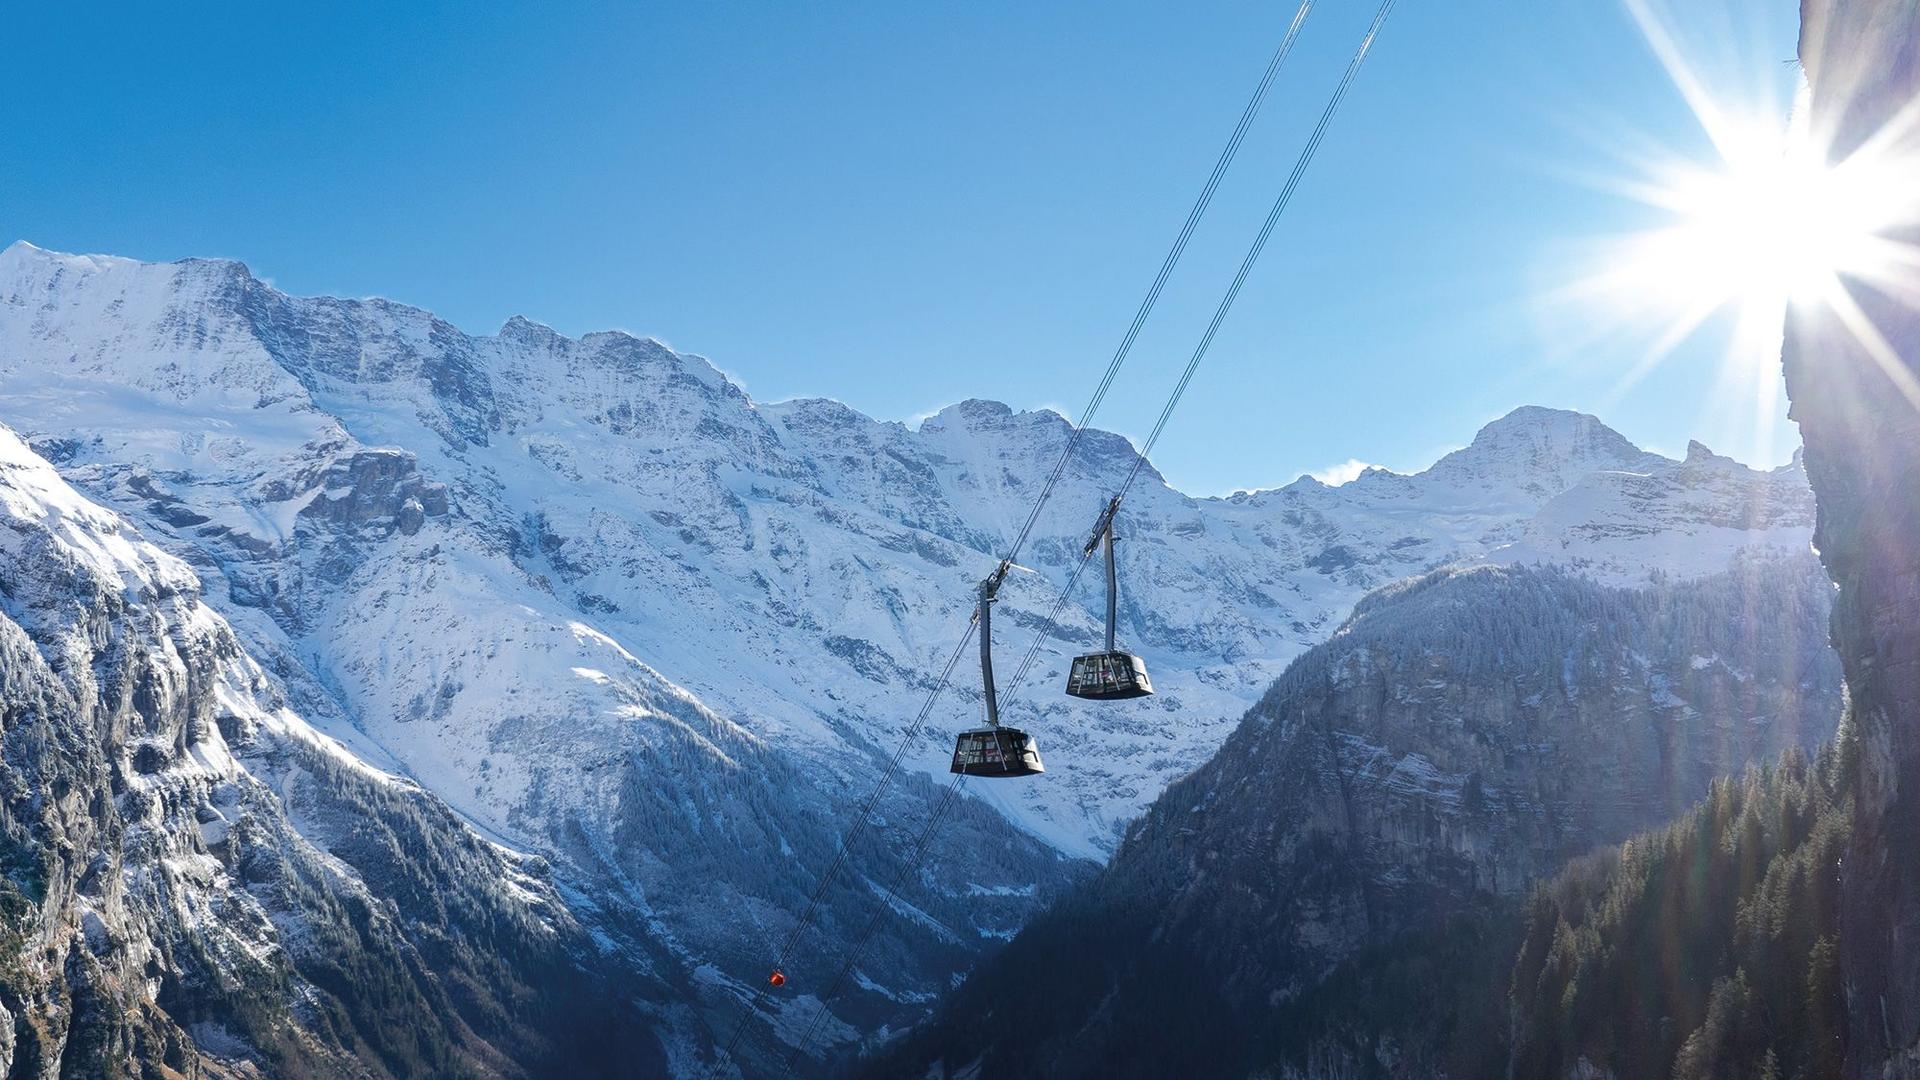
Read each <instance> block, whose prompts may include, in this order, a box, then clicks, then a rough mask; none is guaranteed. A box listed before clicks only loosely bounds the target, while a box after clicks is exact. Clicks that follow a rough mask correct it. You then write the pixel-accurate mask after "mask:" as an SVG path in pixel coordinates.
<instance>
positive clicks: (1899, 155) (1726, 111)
mask: <svg viewBox="0 0 1920 1080" xmlns="http://www.w3.org/2000/svg"><path fill="white" fill-rule="evenodd" d="M1623 2H1624V3H1625V6H1626V9H1627V11H1628V12H1629V13H1630V15H1631V16H1632V18H1633V20H1634V21H1635V23H1636V24H1637V25H1638V26H1639V28H1640V31H1641V33H1642V35H1643V36H1644V37H1645V39H1646V42H1647V44H1648V46H1649V47H1650V49H1651V50H1652V52H1653V53H1654V55H1655V56H1656V57H1657V58H1658V60H1659V62H1660V64H1661V66H1662V68H1663V69H1664V70H1665V72H1666V74H1667V76H1668V78H1669V79H1670V80H1671V81H1672V83H1673V85H1674V87H1675V88H1676V89H1677V90H1678V92H1679V93H1680V95H1681V97H1682V98H1683V99H1684V100H1685V102H1686V103H1687V105H1688V108H1689V109H1690V111H1691V112H1692V114H1693V117H1694V119H1695V121H1696V122H1697V123H1698V124H1699V126H1700V129H1701V131H1702V132H1703V133H1704V134H1705V135H1706V137H1707V142H1708V143H1709V144H1710V146H1711V151H1710V153H1708V154H1705V155H1695V156H1692V157H1688V156H1685V155H1680V154H1676V153H1664V154H1657V155H1651V156H1643V157H1642V158H1640V159H1639V160H1634V161H1624V162H1622V166H1623V168H1622V171H1623V173H1624V174H1625V175H1624V177H1614V178H1610V179H1609V180H1608V181H1607V182H1606V184H1605V186H1606V187H1607V188H1609V189H1610V190H1613V191H1615V192H1617V193H1618V194H1620V195H1621V196H1622V197H1624V198H1626V199H1629V200H1632V201H1633V202H1634V203H1636V204H1638V205H1640V206H1641V207H1642V208H1643V209H1645V210H1647V211H1648V212H1649V213H1650V214H1651V216H1652V217H1653V218H1654V219H1655V221H1654V223H1653V224H1652V225H1651V226H1650V227H1648V228H1646V229H1644V230H1641V231H1637V232H1633V233H1629V234H1626V235H1620V236H1615V237H1611V238H1608V239H1606V240H1605V241H1604V242H1602V243H1601V244H1600V245H1599V246H1598V247H1597V249H1596V250H1595V252H1594V257H1593V258H1592V259H1591V261H1590V262H1588V263H1585V264H1583V265H1582V266H1581V267H1580V268H1579V269H1578V270H1577V271H1576V272H1575V280H1573V281H1572V282H1570V283H1569V284H1568V286H1567V287H1566V288H1565V289H1564V290H1563V292H1562V294H1561V297H1560V298H1573V299H1575V300H1577V301H1579V302H1581V303H1583V304H1584V305H1587V306H1590V307H1595V308H1597V310H1598V313H1599V318H1600V319H1601V320H1602V322H1603V323H1604V324H1605V325H1606V326H1607V327H1608V328H1609V330H1611V331H1620V332H1624V333H1626V334H1627V335H1629V336H1631V337H1632V338H1633V339H1634V340H1637V341H1643V342H1645V343H1646V345H1645V348H1644V350H1642V351H1641V352H1640V354H1639V355H1638V357H1637V358H1635V359H1634V360H1633V362H1632V363H1631V364H1630V365H1629V366H1628V367H1627V369H1626V370H1625V371H1624V372H1623V373H1622V374H1621V376H1620V378H1619V381H1618V383H1617V385H1616V388H1615V391H1614V393H1615V395H1616V396H1617V395H1621V394H1624V393H1625V392H1626V391H1628V390H1629V389H1631V388H1632V387H1633V386H1634V385H1635V384H1636V383H1638V382H1639V381H1640V380H1641V379H1642V378H1644V377H1645V376H1646V375H1647V374H1648V373H1649V372H1651V371H1652V370H1653V369H1654V368H1656V367H1658V366H1659V365H1660V364H1662V363H1663V362H1665V361H1666V360H1667V359H1668V358H1669V357H1670V356H1672V355H1673V353H1674V352H1675V350H1676V349H1678V348H1679V347H1680V346H1681V344H1682V343H1684V342H1686V341H1687V340H1688V339H1690V338H1691V337H1693V335H1694V334H1695V333H1696V332H1697V331H1699V330H1701V328H1702V327H1703V326H1704V325H1705V324H1707V323H1708V322H1709V321H1710V320H1720V319H1728V318H1730V323H1729V325H1730V326H1731V331H1730V333H1729V334H1728V338H1727V348H1726V352H1725V354H1724V356H1723V357H1722V361H1721V371H1720V384H1721V385H1720V389H1721V390H1724V391H1732V390H1739V391H1740V392H1742V393H1745V394H1749V395H1751V402H1752V407H1753V422H1754V424H1755V428H1756V431H1759V432H1765V431H1767V430H1769V429H1770V428H1771V426H1772V425H1773V424H1774V422H1775V421H1776V419H1777V418H1778V415H1779V410H1780V408H1781V401H1780V393H1779V389H1780V379H1779V371H1780V345H1781V337H1782V333H1783V330H1784V327H1785V324H1786V319H1787V315H1788V312H1789V310H1791V309H1793V308H1795V307H1796V306H1802V305H1817V306H1818V307H1819V308H1821V309H1823V313H1824V314H1827V315H1829V316H1831V317H1832V318H1834V319H1835V320H1837V321H1838V322H1839V323H1840V324H1841V325H1843V326H1844V327H1846V329H1847V330H1848V332H1849V333H1850V334H1851V335H1852V336H1853V337H1854V338H1855V339H1856V340H1857V341H1858V343H1859V344H1860V346H1861V348H1862V350H1863V351H1864V352H1866V353H1867V354H1868V355H1869V356H1871V357H1873V359H1874V360H1875V362H1876V363H1877V364H1878V366H1879V367H1880V368H1881V369H1882V370H1883V371H1884V372H1885V373H1886V374H1887V376H1888V377H1889V379H1890V380H1891V382H1892V383H1893V385H1894V387H1895V388H1897V389H1898V391H1899V392H1900V393H1902V394H1903V395H1905V396H1906V397H1907V398H1908V399H1909V400H1910V401H1912V402H1913V403H1914V405H1915V407H1916V408H1920V382H1916V380H1915V378H1914V375H1913V373H1912V372H1911V371H1910V370H1909V369H1908V367H1907V366H1906V365H1905V364H1903V363H1902V362H1901V361H1900V358H1899V357H1898V356H1897V355H1896V354H1895V352H1894V350H1893V348H1892V347H1891V346H1890V345H1889V344H1888V342H1887V341H1886V339H1885V337H1884V336H1883V335H1882V334H1881V333H1880V332H1879V331H1878V330H1877V329H1876V328H1875V326H1874V324H1873V322H1872V320H1871V318H1870V317H1869V316H1868V314H1867V312H1866V309H1865V308H1863V306H1862V305H1861V303H1860V302H1859V300H1858V298H1857V296H1856V292H1855V291H1856V290H1858V289H1863V288H1864V289H1871V290H1874V291H1877V292H1879V293H1882V294H1884V295H1885V296H1887V297H1890V298H1893V299H1895V300H1897V301H1899V302H1901V303H1903V304H1906V305H1909V306H1920V248H1916V247H1915V246H1914V244H1913V242H1912V241H1913V234H1914V231H1915V229H1916V228H1917V227H1920V152H1916V142H1920V138H1917V136H1920V102H1916V104H1915V105H1914V106H1912V107H1909V108H1907V109H1905V110H1903V111H1902V112H1901V113H1900V114H1899V115H1898V116H1897V117H1896V118H1895V119H1894V120H1893V121H1892V122H1890V123H1888V124H1887V125H1885V126H1884V127H1882V128H1881V129H1880V130H1878V131H1876V132H1874V133H1873V134H1871V135H1870V136H1868V137H1867V138H1865V139H1861V140H1859V141H1858V145H1857V146H1854V147H1851V148H1848V149H1846V150H1845V151H1844V152H1840V151H1838V150H1837V149H1836V147H1835V141H1834V138H1833V135H1832V133H1831V132H1822V131H1816V130H1813V129H1812V128H1811V127H1810V126H1809V124H1808V122H1807V117H1808V115H1809V114H1810V112H1811V110H1810V109H1809V108H1808V107H1807V102H1806V98H1805V95H1806V90H1805V87H1804V84H1803V85H1802V88H1801V93H1800V97H1799V99H1798V100H1797V101H1796V102H1795V104H1794V107H1793V109H1792V112H1791V118H1790V119H1789V120H1785V121H1783V120H1781V119H1780V111H1781V110H1780V103H1779V102H1777V101H1776V102H1771V103H1769V102H1767V101H1765V100H1752V101H1742V100H1735V99H1734V98H1732V97H1729V96H1727V95H1725V94H1717V93H1716V92H1714V90H1712V89H1711V88H1710V87H1709V82H1708V80H1707V79H1706V78H1704V77H1703V76H1702V74H1701V72H1700V70H1699V69H1698V68H1697V66H1696V65H1695V63H1694V62H1693V61H1692V60H1691V59H1690V58H1689V56H1688V55H1687V53H1686V51H1685V50H1684V49H1683V48H1682V47H1681V46H1680V44H1679V42H1678V40H1677V39H1676V37H1675V35H1674V34H1673V32H1672V31H1671V29H1670V27H1669V25H1668V24H1667V22H1666V21H1664V20H1663V19H1662V17H1661V16H1660V14H1659V13H1658V11H1657V10H1656V9H1655V8H1654V7H1653V6H1652V5H1651V4H1650V3H1649V0H1623ZM1755 97H1756V99H1761V98H1764V95H1755Z"/></svg>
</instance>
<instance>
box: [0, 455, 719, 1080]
mask: <svg viewBox="0 0 1920 1080" xmlns="http://www.w3.org/2000/svg"><path fill="white" fill-rule="evenodd" d="M199 596H200V582H199V580H198V579H197V578H196V577H195V575H194V574H193V572H192V571H191V570H190V569H189V568H188V567H187V566H185V565H184V564H183V563H181V562H180V561H179V560H177V559H175V558H173V557H171V556H169V555H166V554H164V553H163V552H161V551H160V550H159V549H157V548H155V547H154V546H153V545H151V544H149V543H147V542H146V541H145V540H144V539H143V538H142V537H141V536H140V535H139V533H138V532H137V531H136V530H135V529H133V528H132V527H131V526H130V525H129V524H128V523H127V522H125V521H124V520H122V519H120V518H119V517H118V516H116V515H114V514H112V513H110V512H108V511H105V510H102V509H101V508H99V507H97V506H94V505H93V504H91V503H89V502H87V501H86V500H85V499H83V498H81V497H80V496H79V495H78V494H76V493H75V492H74V491H73V490H72V489H71V488H69V487H68V486H67V485H66V484H65V483H64V482H62V481H61V480H60V478H59V477H58V476H57V475H56V474H55V473H54V471H53V469H52V468H51V467H50V466H49V465H48V464H47V463H46V462H44V461H42V460H41V459H39V458H38V457H36V456H34V455H33V454H32V453H30V452H29V451H28V450H27V448H26V446H25V445H24V444H23V443H22V442H21V441H20V440H19V439H18V438H16V437H15V436H14V435H13V433H12V432H10V431H6V430H5V429H0V919H4V927H3V928H0V1074H4V1075H7V1076H19V1077H52V1076H150V1077H161V1076H181V1075H186V1076H196V1075H206V1076H303V1075H306V1076H361V1077H385V1076H406V1075H419V1074H422V1073H431V1074H435V1075H450V1076H451V1075H473V1076H514V1075H533V1074H550V1073H551V1070H555V1069H561V1070H565V1069H574V1070H579V1071H582V1072H587V1073H595V1072H597V1073H603V1074H611V1073H614V1072H617V1071H618V1070H619V1069H621V1068H624V1067H625V1065H626V1063H627V1062H629V1061H631V1062H634V1063H639V1064H642V1065H643V1066H644V1068H645V1069H648V1070H657V1069H664V1068H666V1067H667V1054H668V1048H669V1047H670V1046H673V1045H675V1044H676V1041H677V1040H676V1039H675V1037H674V1032H673V1029H674V1027H675V1026H676V1024H685V1023H690V1022H691V1018H690V1016H689V1015H687V1013H686V1010H685V1009H684V1007H680V1006H676V1005H674V1004H672V1002H673V1001H674V999H675V998H677V997H678V996H679V995H678V994H677V993H676V992H674V991H672V990H670V988H669V987H668V985H667V984H666V982H665V981H664V980H663V979H662V978H661V977H660V975H659V974H658V973H657V969H656V968H655V963H656V959H657V958H655V959H650V958H649V956H650V954H652V953H654V952H655V950H654V947H653V946H652V945H651V944H650V943H649V942H648V941H647V940H646V939H645V936H644V933H636V931H635V928H633V927H624V928H623V927H621V926H620V925H618V924H617V923H611V922H610V923H607V924H605V925H602V926H600V927H597V928H596V929H595V930H594V931H593V933H591V934H590V933H589V931H588V928H587V927H585V926H583V925H582V924H581V923H580V922H579V921H578V920H577V919H576V918H575V916H574V915H573V914H572V913H571V912H570V911H569V910H568V907H567V906H566V905H565V904H564V903H563V902H562V901H561V899H560V897H559V895H558V894H557V892H556V891H555V888H554V885H553V882H552V881H551V880H550V876H549V872H548V870H547V868H546V866H545V864H544V863H543V862H542V861H541V860H538V859H533V858H529V857H526V856H521V855H517V854H515V853H513V852H510V851H508V850H506V849H504V848H501V847H499V846H498V845H495V844H493V843H490V842H488V841H486V840H484V839H482V838H481V837H479V836H477V835H476V834H475V833H474V832H473V831H472V830H471V829H470V828H469V827H467V826H466V825H464V824H462V823H461V822H460V821H459V820H458V819H457V818H456V817H455V816H454V815H453V814H451V813H450V812H449V811H448V810H447V809H446V808H445V807H444V806H443V805H441V804H440V803H439V802H438V800H435V799H434V798H433V797H431V796H429V795H427V794H426V793H424V792H422V791H420V790H419V788H417V787H415V786H414V785H412V784H410V783H408V782H406V781H404V780H401V779H398V778H396V777H393V776H390V775H387V774H385V773H382V772H380V771H377V770H374V769H371V768H369V767H368V766H366V765H365V764H363V763H362V762H361V761H360V760H358V759H357V758H355V757H354V756H353V755H351V754H350V753H348V752H347V751H346V750H345V749H344V748H343V747H341V746H340V745H339V744H338V743H336V742H335V741H333V740H331V739H329V738H327V737H325V736H324V735H322V734H320V733H319V732H317V731H315V730H314V729H313V728H311V727H310V726H308V725H307V723H306V722H305V721H304V720H303V719H301V718H300V716H299V715H298V714H297V713H296V712H295V711H294V710H292V709H291V708H290V707H289V704H288V698H287V696H286V694H285V693H284V691H283V690H282V688H281V686H280V685H279V683H278V681H277V680H276V679H275V678H274V677H273V676H272V675H271V674H270V673H268V672H266V671H264V670H263V669H262V668H260V667H259V666H258V665H257V664H255V663H254V662H253V660H252V659H251V658H250V657H248V656H247V654H246V652H245V650H244V648H243V647H242V645H241V643H240V641H239V639H238V638H236V637H235V635H234V634H233V633H232V632H231V630H230V629H229V628H228V626H227V625H226V623H225V621H224V620H222V619H221V618H220V617H219V616H218V615H216V614H215V613H214V612H212V611H211V610H209V609H208V608H207V607H206V606H205V605H204V604H202V603H201V602H200V599H199ZM595 935H598V936H600V937H602V938H603V939H604V940H606V941H607V942H609V943H612V942H619V943H620V944H621V946H622V947H623V948H625V949H629V950H631V953H630V960H631V961H632V962H630V963H625V964H621V965H617V967H616V965H613V964H610V963H607V962H606V961H605V960H604V958H600V957H599V955H598V954H599V952H600V950H599V948H598V947H597V946H596V945H595V943H594V942H595ZM615 970H618V972H619V977H618V978H617V979H616V978H614V977H613V972H614V971H615ZM676 1013H677V1014H678V1016H679V1019H678V1020H677V1021H676V1020H675V1019H674V1018H673V1015H674V1014H676ZM589 1031H592V1032H594V1034H595V1035H596V1036H599V1035H601V1033H602V1032H604V1033H605V1034H606V1035H607V1036H610V1037H614V1038H617V1039H619V1040H620V1041H621V1042H622V1043H623V1044H624V1045H623V1047H622V1049H621V1050H620V1052H619V1053H618V1054H617V1055H610V1054H609V1053H608V1049H607V1047H606V1045H605V1044H596V1043H594V1042H591V1041H589V1040H588V1039H587V1038H586V1033H587V1032H589ZM628 1055H631V1057H629V1056H628Z"/></svg>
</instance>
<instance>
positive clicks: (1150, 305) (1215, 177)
mask: <svg viewBox="0 0 1920 1080" xmlns="http://www.w3.org/2000/svg"><path fill="white" fill-rule="evenodd" d="M1312 9H1313V0H1301V3H1300V7H1299V9H1298V10H1296V11H1295V12H1294V13H1293V22H1291V23H1289V24H1288V26H1287V33H1286V36H1285V37H1284V38H1282V39H1281V40H1280V45H1279V47H1278V48H1276V49H1274V51H1273V57H1272V59H1270V60H1268V61H1267V69H1266V71H1265V72H1264V73H1262V74H1261V76H1260V85H1259V86H1257V87H1255V88H1254V91H1253V96H1252V97H1249V98H1248V99H1247V104H1246V107H1245V108H1244V109H1242V110H1241V112H1240V120H1239V122H1238V123H1236V124H1235V125H1234V127H1233V134H1232V135H1231V136H1229V137H1228V139H1227V145H1226V146H1225V147H1224V148H1222V149H1221V151H1220V157H1219V159H1218V160H1216V161H1215V162H1214V163H1213V172H1212V173H1210V174H1209V175H1208V176H1207V182H1206V184H1205V186H1203V187H1202V188H1201V189H1200V196H1199V198H1197V199H1195V200H1194V202H1193V208H1192V209H1190V210H1188V211H1187V220H1186V222H1185V223H1183V224H1182V225H1181V226H1180V234H1179V235H1178V236H1176V237H1175V238H1174V241H1173V246H1172V247H1171V248H1169V249H1168V250H1167V255H1166V258H1164V259H1162V260H1161V262H1160V272H1159V273H1158V274H1155V275H1154V278H1153V284H1152V286H1150V287H1149V288H1148V289H1147V295H1146V296H1145V297H1144V298H1142V299H1141V301H1140V307H1139V310H1137V311H1135V312H1134V314H1133V322H1132V323H1131V324H1129V325H1128V327H1127V332H1126V334H1125V335H1123V336H1122V337H1121V339H1120V346H1119V347H1118V348H1117V349H1115V350H1114V352H1113V359H1111V360H1109V361H1107V370H1106V373H1105V374H1104V375H1103V376H1101V379H1100V382H1099V383H1098V384H1097V385H1096V386H1095V387H1094V391H1093V396H1092V397H1091V398H1089V399H1088V400H1087V405H1086V408H1085V409H1083V410H1081V413H1080V422H1079V423H1077V424H1075V425H1074V426H1073V431H1072V433H1071V434H1070V435H1068V437H1067V445H1066V446H1064V447H1062V448H1061V450H1060V457H1059V459H1058V460H1056V461H1055V462H1054V463H1053V471H1052V472H1051V473H1049V474H1048V475H1047V480H1046V483H1044V484H1042V485H1041V488H1040V495H1039V497H1038V498H1037V499H1035V500H1034V504H1033V509H1032V510H1031V511H1030V512H1029V513H1028V514H1027V520H1026V523H1025V524H1023V525H1022V526H1021V527H1020V532H1019V533H1018V534H1017V535H1015V537H1014V540H1013V544H1012V546H1011V547H1009V548H1008V549H1007V556H1006V559H1005V560H1004V561H1006V562H1009V563H1010V562H1012V561H1013V560H1014V559H1015V558H1017V557H1018V556H1019V554H1020V549H1021V547H1022V546H1024V545H1025V544H1026V542H1027V537H1028V536H1029V535H1030V534H1031V533H1032V532H1033V526H1034V524H1035V523H1036V522H1037V521H1039V519H1040V511H1041V510H1042V509H1044V508H1045V507H1046V505H1047V499H1048V497H1049V496H1051V495H1052V494H1053V488H1054V485H1055V484H1057V483H1059V481H1060V477H1061V475H1062V474H1064V473H1065V472H1066V469H1067V463H1068V461H1069V460H1071V459H1072V457H1073V451H1074V448H1075V447H1076V446H1078V445H1079V443H1080V435H1081V433H1082V432H1084V431H1086V429H1087V427H1088V425H1090V424H1091V423H1092V422H1093V418H1094V414H1096V413H1098V412H1099V411H1100V403H1101V402H1102V401H1104V400H1105V399H1106V396H1107V390H1108V389H1109V388H1110V387H1112V386H1113V380H1114V378H1115V377H1116V376H1118V375H1119V374H1120V368H1121V366H1122V365H1124V364H1125V363H1126V362H1127V356H1128V354H1129V353H1131V352H1132V351H1133V343H1134V341H1135V340H1136V339H1138V338H1139V336H1140V330H1141V328H1142V327H1144V326H1145V325H1146V323H1147V317H1148V316H1149V315H1151V314H1152V313H1153V309H1154V305H1156V304H1158V303H1159V302H1160V293H1161V291H1162V290H1163V289H1165V288H1166V284H1167V279H1168V278H1169V277H1171V276H1172V275H1173V268H1174V266H1175V265H1176V264H1178V263H1179V261H1180V256H1181V255H1182V254H1183V253H1185V251H1186V250H1187V241H1188V240H1189V239H1191V238H1192V237H1193V231H1194V228H1195V227H1196V226H1198V225H1199V224H1200V219H1201V218H1202V217H1203V216H1205V214H1206V212H1207V207H1208V206H1209V205H1211V204H1212V202H1213V193H1214V191H1215V190H1217V189H1218V188H1219V186H1220V180H1221V178H1222V177H1224V176H1225V175H1226V174H1227V168H1228V166H1230V165H1232V164H1233V159H1234V155H1236V154H1238V153H1239V152H1240V143H1241V142H1242V141H1243V140H1245V138H1246V135H1247V130H1248V129H1249V128H1250V127H1252V126H1253V119H1254V117H1255V116H1256V115H1258V114H1259V112H1260V105H1261V103H1262V102H1263V101H1265V100H1266V97H1267V90H1268V88H1270V87H1271V86H1272V85H1273V78H1274V76H1275V75H1276V74H1278V73H1279V71H1280V68H1281V65H1283V64H1284V63H1285V62H1286V59H1287V56H1288V54H1289V53H1291V52H1292V51H1293V43H1294V41H1295V40H1296V39H1298V38H1299V36H1300V28H1301V27H1302V26H1304V25H1305V24H1306V21H1307V13H1308V12H1309V11H1311V10H1312Z"/></svg>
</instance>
